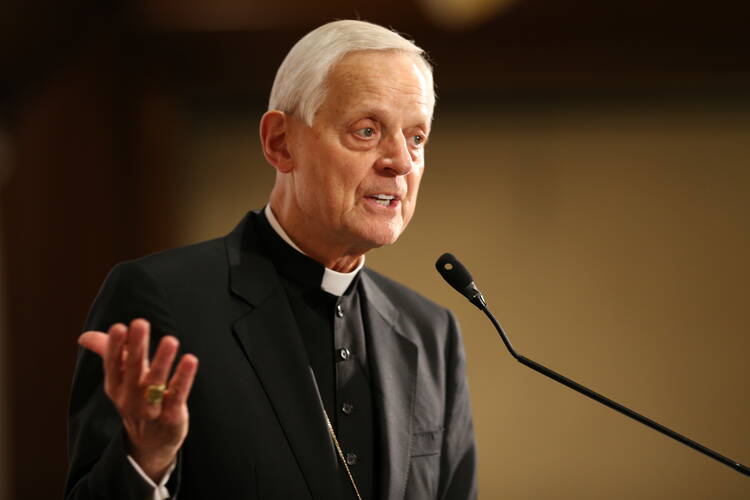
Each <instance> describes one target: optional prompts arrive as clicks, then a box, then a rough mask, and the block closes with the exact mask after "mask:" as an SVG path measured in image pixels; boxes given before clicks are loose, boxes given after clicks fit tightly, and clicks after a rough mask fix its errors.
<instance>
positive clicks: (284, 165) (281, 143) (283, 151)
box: [260, 110, 294, 173]
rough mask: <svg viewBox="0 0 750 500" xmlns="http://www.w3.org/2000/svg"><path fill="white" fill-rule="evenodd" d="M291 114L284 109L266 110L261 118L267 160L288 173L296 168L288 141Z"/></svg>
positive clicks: (261, 130) (261, 142)
mask: <svg viewBox="0 0 750 500" xmlns="http://www.w3.org/2000/svg"><path fill="white" fill-rule="evenodd" d="M290 119H291V117H290V116H287V115H286V114H285V113H283V112H282V111H278V110H271V111H266V113H265V114H264V115H263V117H262V118H261V119H260V144H261V146H262V147H263V155H264V156H265V157H266V161H267V162H268V163H270V164H271V165H273V166H274V168H276V170H278V171H279V172H282V173H288V172H290V171H291V170H292V169H293V168H294V164H293V162H292V155H291V154H289V147H288V143H287V139H288V128H289V120H290Z"/></svg>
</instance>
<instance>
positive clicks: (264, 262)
mask: <svg viewBox="0 0 750 500" xmlns="http://www.w3.org/2000/svg"><path fill="white" fill-rule="evenodd" d="M434 103H435V96H434V92H433V83H432V73H431V68H430V66H429V64H428V63H427V62H426V61H425V59H424V57H423V52H422V50H421V49H419V48H418V47H416V46H415V45H414V44H413V43H411V42H409V41H408V40H405V39H404V38H402V37H401V36H399V35H398V34H396V33H394V32H392V31H389V30H387V29H385V28H382V27H380V26H376V25H373V24H369V23H365V22H360V21H338V22H333V23H329V24H326V25H324V26H321V27H320V28H318V29H316V30H314V31H312V32H311V33H309V34H308V35H306V36H305V37H304V38H302V39H301V40H300V41H299V42H298V43H297V44H296V45H295V46H294V47H293V48H292V50H291V51H290V52H289V54H288V55H287V57H286V59H285V60H284V62H283V63H282V65H281V67H280V68H279V71H278V73H277V75H276V80H275V82H274V86H273V90H272V92H271V99H270V106H269V111H268V112H267V113H265V114H264V115H263V118H262V119H261V123H260V139H261V143H262V146H263V152H264V155H265V157H266V160H267V161H268V163H270V164H271V165H272V166H273V167H274V168H275V169H276V172H277V175H276V182H275V185H274V187H273V190H272V191H271V195H270V202H269V204H268V205H267V206H266V207H265V209H263V210H261V211H257V212H251V213H249V214H248V215H247V216H246V217H245V219H244V220H243V221H242V222H241V223H240V224H239V225H238V226H237V228H236V229H235V230H234V231H233V232H232V233H230V234H229V235H228V236H226V237H225V238H220V239H216V240H212V241H208V242H204V243H199V244H197V245H192V246H189V247H185V248H179V249H175V250H170V251H166V252H163V253H160V254H156V255H152V256H149V257H145V258H142V259H139V260H135V261H131V262H126V263H122V264H119V265H118V266H116V267H115V268H114V269H113V270H112V272H111V273H110V275H109V276H108V278H107V280H106V282H105V283H104V285H103V286H102V289H101V291H100V293H99V295H98V297H97V299H96V301H95V303H94V305H93V307H92V310H91V313H90V316H89V319H88V322H87V325H86V326H87V329H89V330H92V331H88V332H86V333H84V334H83V335H82V336H81V338H80V343H81V345H82V346H83V347H85V348H86V349H82V350H81V353H80V356H79V360H78V364H77V367H76V374H75V384H74V389H73V394H72V397H71V408H70V471H69V475H68V483H67V487H66V498H68V499H94V498H101V499H119V498H123V499H138V500H143V499H147V498H148V499H154V498H156V499H164V498H174V497H179V498H180V499H181V500H187V499H202V500H205V499H209V498H233V499H246V500H251V499H279V500H281V499H283V500H290V499H292V500H297V499H305V498H307V499H318V500H330V499H339V498H341V499H354V498H360V499H366V500H370V499H399V500H401V499H414V500H416V499H455V500H466V499H470V498H474V497H475V496H476V479H475V450H474V437H473V430H472V421H471V412H470V408H469V399H468V393H467V386H466V378H465V371H464V364H465V362H464V354H463V348H462V346H461V339H460V334H459V331H458V328H457V325H456V322H455V320H454V318H453V317H452V315H451V313H450V312H449V311H447V310H446V309H444V308H441V307H439V306H437V305H435V304H433V303H432V302H430V301H428V300H427V299H425V298H423V297H421V296H420V295H418V294H417V293H415V292H413V291H411V290H409V289H407V288H405V287H404V286H402V285H399V284H398V283H395V282H393V281H391V280H390V279H388V278H385V277H383V276H381V275H379V274H377V273H375V272H374V271H371V270H369V269H367V268H364V267H363V266H364V261H365V258H364V254H365V253H366V252H368V251H369V250H371V249H373V248H377V247H380V246H382V245H385V244H389V243H393V242H395V241H396V239H397V238H398V236H399V235H400V234H401V232H402V231H403V230H404V228H405V227H406V225H407V224H408V223H409V220H410V219H411V217H412V215H413V213H414V207H415V204H416V200H417V191H418V188H419V182H420V179H421V177H422V174H423V172H424V149H425V144H426V143H427V138H428V136H429V133H430V123H431V120H432V112H433V107H434ZM110 325H112V326H110ZM107 329H108V334H105V333H102V332H100V331H94V330H102V331H103V330H107ZM149 346H152V349H151V356H149V351H150V349H149ZM155 346H158V347H155ZM179 349H182V350H184V351H186V352H189V353H192V354H184V355H182V356H181V358H180V360H179V362H178V363H177V365H176V367H175V368H174V372H173V374H172V375H171V378H170V377H169V375H170V371H171V370H172V365H173V363H174V361H175V360H176V358H177V353H178V350H179ZM100 357H101V360H100V359H99V358H100ZM199 360H200V371H198V361H199ZM188 396H189V397H188ZM188 421H189V422H190V430H189V431H188Z"/></svg>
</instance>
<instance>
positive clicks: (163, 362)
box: [146, 336, 180, 385]
mask: <svg viewBox="0 0 750 500" xmlns="http://www.w3.org/2000/svg"><path fill="white" fill-rule="evenodd" d="M179 346H180V343H179V342H178V341H177V339H176V338H174V337H172V336H166V337H163V338H162V339H161V341H160V342H159V347H158V348H157V349H156V354H154V359H153V360H151V368H150V369H149V371H148V374H147V375H146V384H148V385H152V384H153V385H159V384H166V383H167V377H168V376H169V370H170V369H171V368H172V363H173V362H174V358H175V356H177V349H178V348H179Z"/></svg>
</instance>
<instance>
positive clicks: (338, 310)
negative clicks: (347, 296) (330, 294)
mask: <svg viewBox="0 0 750 500" xmlns="http://www.w3.org/2000/svg"><path fill="white" fill-rule="evenodd" d="M336 316H338V317H339V318H343V317H344V310H343V309H342V308H341V304H336Z"/></svg>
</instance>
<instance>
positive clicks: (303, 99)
mask: <svg viewBox="0 0 750 500" xmlns="http://www.w3.org/2000/svg"><path fill="white" fill-rule="evenodd" d="M364 50H382V51H389V50H395V51H400V52H403V53H405V54H407V55H410V56H411V57H413V58H414V59H415V61H417V63H418V65H419V66H420V67H422V68H423V73H424V76H425V79H426V80H427V84H428V88H429V89H430V92H431V94H432V95H431V96H430V97H431V100H432V102H433V105H434V102H435V91H434V88H433V80H432V66H431V65H430V63H429V62H427V59H426V55H425V52H424V50H422V49H421V48H419V47H417V46H416V45H415V44H414V43H413V42H411V41H410V40H407V39H406V38H404V37H402V36H401V35H399V34H398V33H396V32H395V31H391V30H389V29H386V28H384V27H382V26H378V25H377V24H372V23H368V22H364V21H354V20H343V21H333V22H330V23H327V24H324V25H323V26H320V27H318V28H316V29H314V30H313V31H311V32H310V33H308V34H307V35H305V36H304V37H302V38H301V39H300V40H299V41H298V42H297V43H296V44H295V45H294V47H292V49H291V50H290V51H289V53H288V54H287V55H286V58H284V61H283V62H282V63H281V66H279V70H278V71H277V72H276V78H275V79H274V82H273V87H272V88H271V98H270V99H269V102H268V109H269V110H274V109H275V110H279V111H283V112H284V113H288V114H294V115H296V116H297V117H298V118H299V119H301V120H303V121H304V122H305V123H307V124H308V125H310V126H312V123H313V119H314V118H315V113H317V111H318V109H319V108H320V106H321V104H323V101H324V99H325V97H326V91H327V86H326V77H327V76H328V74H329V73H330V71H331V69H332V68H333V67H334V66H335V65H336V63H338V62H339V61H340V60H341V59H342V58H343V57H344V56H345V55H347V54H349V53H350V52H359V51H364Z"/></svg>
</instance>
